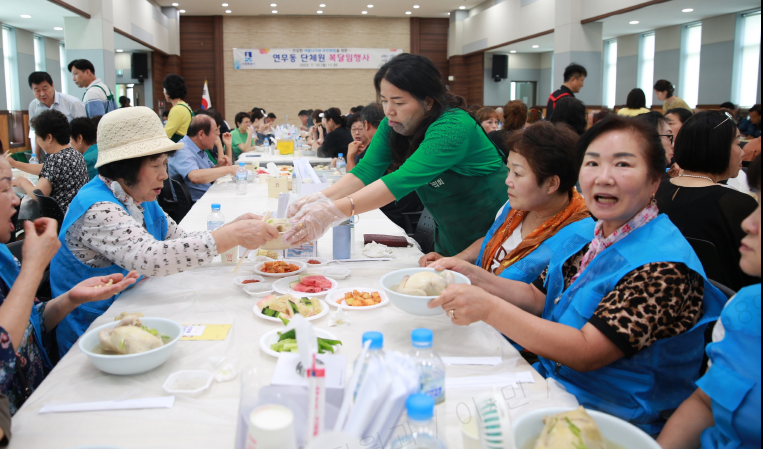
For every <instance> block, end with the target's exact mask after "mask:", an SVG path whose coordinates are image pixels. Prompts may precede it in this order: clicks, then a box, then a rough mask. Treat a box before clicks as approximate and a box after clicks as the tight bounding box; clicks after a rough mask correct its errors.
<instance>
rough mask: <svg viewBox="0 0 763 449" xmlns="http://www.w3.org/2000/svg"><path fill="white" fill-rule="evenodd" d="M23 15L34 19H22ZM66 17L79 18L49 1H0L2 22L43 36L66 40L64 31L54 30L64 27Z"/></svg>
mask: <svg viewBox="0 0 763 449" xmlns="http://www.w3.org/2000/svg"><path fill="white" fill-rule="evenodd" d="M22 14H27V15H30V16H32V18H31V19H22V18H21V15H22ZM64 17H79V16H77V14H75V13H73V12H71V11H69V10H67V9H64V8H62V7H60V6H58V5H56V4H54V3H50V2H49V1H48V0H0V22H2V23H7V24H8V25H10V26H12V27H15V28H22V29H24V30H27V31H31V32H33V33H35V34H39V35H41V36H46V37H51V38H53V39H58V40H64V32H63V30H60V31H56V30H54V29H53V28H54V27H60V28H63V27H64Z"/></svg>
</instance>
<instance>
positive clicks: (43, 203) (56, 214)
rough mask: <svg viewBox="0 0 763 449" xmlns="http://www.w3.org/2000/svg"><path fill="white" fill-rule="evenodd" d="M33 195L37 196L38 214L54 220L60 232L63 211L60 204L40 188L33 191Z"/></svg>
mask: <svg viewBox="0 0 763 449" xmlns="http://www.w3.org/2000/svg"><path fill="white" fill-rule="evenodd" d="M34 196H35V197H37V204H39V206H40V216H41V217H44V218H52V219H54V220H56V221H57V222H58V231H59V232H60V231H61V225H62V224H63V222H64V211H63V210H61V206H60V205H59V204H58V202H57V201H56V200H54V199H53V198H51V197H49V196H45V195H43V194H42V191H41V190H40V189H37V190H35V191H34Z"/></svg>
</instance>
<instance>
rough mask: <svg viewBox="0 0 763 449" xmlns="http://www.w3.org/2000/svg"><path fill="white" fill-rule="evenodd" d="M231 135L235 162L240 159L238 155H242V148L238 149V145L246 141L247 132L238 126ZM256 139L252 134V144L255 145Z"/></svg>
mask: <svg viewBox="0 0 763 449" xmlns="http://www.w3.org/2000/svg"><path fill="white" fill-rule="evenodd" d="M230 135H231V145H232V146H233V148H232V149H233V162H235V161H237V160H238V157H239V156H240V155H241V150H239V149H238V145H239V144H242V143H244V144H245V143H246V133H243V134H242V133H241V132H240V131H239V130H238V128H236V129H234V130H233V131H231V133H230ZM254 139H255V136H254V135H253V136H252V145H254V143H255V142H254Z"/></svg>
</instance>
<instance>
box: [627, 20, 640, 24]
mask: <svg viewBox="0 0 763 449" xmlns="http://www.w3.org/2000/svg"><path fill="white" fill-rule="evenodd" d="M628 23H630V24H631V25H638V23H639V22H638V20H631V21H630V22H628Z"/></svg>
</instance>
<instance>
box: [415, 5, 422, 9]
mask: <svg viewBox="0 0 763 449" xmlns="http://www.w3.org/2000/svg"><path fill="white" fill-rule="evenodd" d="M419 8H421V6H419V5H413V9H419Z"/></svg>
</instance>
